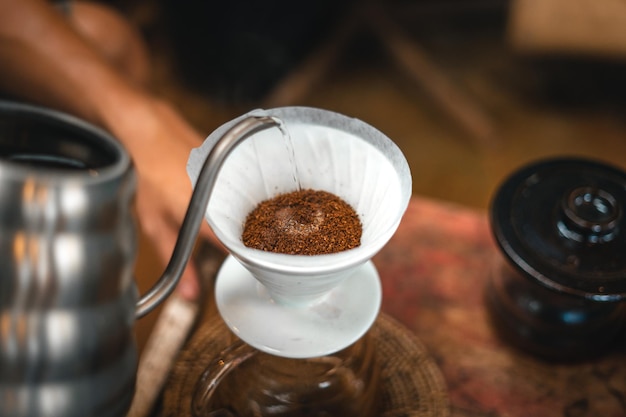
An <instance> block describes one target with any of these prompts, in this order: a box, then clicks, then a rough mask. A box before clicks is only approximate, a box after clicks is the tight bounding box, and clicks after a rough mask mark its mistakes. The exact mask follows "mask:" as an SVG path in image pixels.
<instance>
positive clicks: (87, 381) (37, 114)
mask: <svg viewBox="0 0 626 417" xmlns="http://www.w3.org/2000/svg"><path fill="white" fill-rule="evenodd" d="M135 190H136V175H135V171H134V168H133V164H132V161H131V158H130V156H129V155H128V154H127V152H126V151H125V149H124V148H123V147H122V145H121V144H120V143H118V141H116V140H115V139H114V138H113V137H111V136H109V135H108V134H106V133H105V132H103V131H101V130H99V129H97V128H95V127H93V126H91V125H90V124H88V123H85V122H83V121H81V120H79V119H76V118H73V117H71V116H68V115H65V114H63V113H58V112H55V111H52V110H48V109H43V108H39V107H36V106H30V105H25V104H19V103H12V102H0V416H12V417H28V416H38V417H73V416H77V417H78V416H98V417H100V416H102V417H105V416H106V417H108V416H120V415H125V413H126V411H127V410H128V408H129V407H130V403H131V401H132V397H133V394H134V385H135V374H136V369H137V362H138V353H137V348H136V344H135V340H134V334H133V326H134V322H135V318H136V303H137V300H138V294H137V290H136V287H135V283H134V279H133V278H134V276H133V272H134V266H135V259H136V254H137V240H138V239H137V227H136V221H135V218H134V213H133V208H132V206H133V199H134V196H135Z"/></svg>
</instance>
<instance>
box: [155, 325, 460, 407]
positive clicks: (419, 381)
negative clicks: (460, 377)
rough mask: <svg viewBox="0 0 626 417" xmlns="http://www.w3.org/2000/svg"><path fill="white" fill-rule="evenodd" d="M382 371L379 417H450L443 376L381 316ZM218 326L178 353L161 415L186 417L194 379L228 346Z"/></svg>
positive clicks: (412, 340) (414, 341)
mask: <svg viewBox="0 0 626 417" xmlns="http://www.w3.org/2000/svg"><path fill="white" fill-rule="evenodd" d="M371 331H372V332H374V336H375V340H376V349H377V355H378V358H379V360H380V362H381V366H382V382H381V389H382V393H381V396H382V405H381V411H380V414H379V416H380V417H448V416H449V415H450V407H449V403H448V396H447V390H446V386H445V382H444V380H443V376H442V375H441V372H440V370H439V368H438V367H437V365H436V363H435V362H434V361H433V359H432V358H431V357H430V355H429V354H428V352H427V351H426V348H425V347H424V345H422V343H421V342H420V340H419V339H418V338H417V337H416V336H415V335H414V334H412V333H411V332H410V331H409V330H407V329H406V328H404V327H403V326H402V325H401V324H399V323H397V322H396V321H395V320H393V319H392V318H390V317H388V316H386V315H384V314H381V315H380V316H379V317H378V319H377V320H376V322H375V323H374V326H372V329H371ZM230 337H231V336H230V330H228V328H227V327H226V326H225V325H224V323H223V322H222V320H220V319H215V320H212V321H210V322H207V323H205V324H203V325H202V326H201V327H200V328H199V329H198V331H197V332H196V334H195V335H194V337H193V338H192V339H191V340H190V342H189V344H188V345H187V347H186V348H185V349H184V350H183V352H182V353H181V355H180V357H179V359H178V360H177V362H176V364H175V365H174V368H173V370H172V373H171V376H170V378H169V380H168V383H167V385H166V387H165V391H164V393H163V404H162V415H163V416H168V417H179V416H180V417H182V416H185V417H187V416H190V415H192V414H191V397H192V395H193V392H194V390H195V386H196V382H197V381H198V378H199V377H200V375H201V374H202V372H203V371H204V369H205V368H206V366H207V365H208V364H209V363H210V362H211V361H212V360H213V358H214V356H215V355H216V354H217V353H218V352H221V351H222V349H224V348H225V347H226V346H227V345H228V343H229V341H230Z"/></svg>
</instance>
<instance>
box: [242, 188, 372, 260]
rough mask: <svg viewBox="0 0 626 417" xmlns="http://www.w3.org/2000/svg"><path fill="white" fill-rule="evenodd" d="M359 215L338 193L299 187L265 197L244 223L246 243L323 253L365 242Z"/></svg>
mask: <svg viewBox="0 0 626 417" xmlns="http://www.w3.org/2000/svg"><path fill="white" fill-rule="evenodd" d="M362 231H363V227H362V225H361V221H360V220H359V216H358V215H357V214H356V212H355V211H354V209H353V208H352V207H350V205H349V204H348V203H346V202H345V201H343V200H342V199H341V198H339V197H337V196H336V195H334V194H332V193H329V192H326V191H317V190H311V189H307V190H299V191H293V192H290V193H286V194H280V195H278V196H276V197H273V198H271V199H269V200H265V201H263V202H261V203H259V204H258V205H257V207H256V208H255V209H254V210H252V211H251V212H250V213H249V214H248V216H247V218H246V222H245V224H244V230H243V234H242V240H243V243H244V245H246V246H248V247H251V248H255V249H261V250H264V251H270V252H278V253H286V254H291V255H322V254H328V253H335V252H341V251H344V250H347V249H352V248H355V247H357V246H359V245H360V244H361V233H362Z"/></svg>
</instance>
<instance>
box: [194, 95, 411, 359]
mask: <svg viewBox="0 0 626 417" xmlns="http://www.w3.org/2000/svg"><path fill="white" fill-rule="evenodd" d="M255 116H256V117H268V116H269V117H270V118H271V119H272V120H276V121H279V125H278V126H274V127H269V128H266V129H263V130H259V131H257V132H256V133H254V134H252V135H250V136H249V137H248V138H246V140H244V141H242V142H241V143H240V144H239V145H238V146H237V147H236V149H233V150H232V152H230V154H229V156H228V158H226V160H225V161H224V163H223V165H222V167H221V170H220V172H219V174H218V176H217V179H216V182H215V185H214V187H213V190H212V192H211V196H210V199H209V204H208V208H207V212H206V219H207V221H208V223H209V225H210V226H211V228H212V229H213V231H214V233H215V234H216V236H217V237H218V239H220V241H221V242H222V243H223V244H224V246H225V247H226V248H227V249H228V251H229V252H230V253H231V254H232V256H233V257H234V258H235V259H236V260H237V261H238V264H240V265H241V266H243V267H244V268H245V271H247V272H246V274H249V275H251V276H252V277H254V279H256V280H257V281H258V282H259V283H260V284H261V285H255V286H254V288H251V286H250V285H248V284H244V283H243V281H245V279H244V278H236V277H235V275H237V276H239V275H241V274H242V273H243V272H241V271H239V270H237V268H239V265H233V262H234V261H232V260H231V261H230V264H229V260H227V263H226V264H225V267H223V268H222V271H221V272H220V276H219V277H218V282H217V284H216V297H217V303H218V308H219V310H220V313H221V314H222V317H223V318H224V319H225V321H226V323H227V324H228V325H229V327H230V328H231V329H232V330H233V331H234V332H235V333H237V335H238V336H239V337H241V338H242V339H243V340H244V341H246V342H248V343H250V344H252V345H253V346H255V347H257V348H258V349H260V350H264V351H267V352H270V353H275V354H278V355H281V356H288V357H306V356H311V355H318V354H319V355H324V354H327V353H331V352H332V351H336V350H338V349H341V348H343V347H345V346H347V345H349V344H351V343H353V342H354V341H355V340H356V339H358V338H359V337H360V336H362V334H363V333H364V332H365V331H366V330H367V329H368V328H369V327H370V326H371V324H372V323H373V321H374V319H375V317H376V315H377V313H378V310H379V307H380V283H379V280H378V276H377V274H376V271H375V268H374V267H373V266H372V265H368V264H371V262H369V261H370V260H371V258H372V257H373V256H374V255H375V254H376V253H377V252H378V251H379V250H380V249H381V248H382V247H383V246H384V245H385V244H386V243H387V242H388V241H389V239H390V238H391V236H392V235H393V234H394V232H395V231H396V229H397V227H398V225H399V223H400V220H401V218H402V215H403V214H404V211H405V210H406V207H407V205H408V202H409V199H410V196H411V174H410V170H409V167H408V164H407V162H406V159H405V158H404V155H403V154H402V152H401V151H400V149H399V148H398V147H397V146H396V145H395V144H394V143H393V142H392V141H391V140H390V139H389V138H387V137H386V136H385V135H384V134H383V133H381V132H380V131H378V130H376V129H375V128H373V127H371V126H370V125H368V124H366V123H364V122H362V121H360V120H358V119H354V118H349V117H347V116H344V115H341V114H338V113H334V112H331V111H326V110H320V109H315V108H308V107H285V108H277V109H271V110H256V111H253V112H251V113H248V114H246V115H243V116H241V117H239V118H237V119H235V120H232V121H231V122H229V123H226V124H225V125H223V126H221V127H220V128H218V129H217V130H216V131H215V132H213V133H212V134H211V135H210V136H209V137H208V138H207V139H206V141H205V143H204V144H203V145H202V146H201V147H200V148H197V149H195V150H194V151H193V152H192V154H191V156H190V159H189V163H188V172H189V175H190V177H191V179H192V182H194V184H195V182H196V180H197V178H198V175H199V173H200V170H201V168H202V165H203V164H204V161H205V160H206V158H207V156H208V155H209V153H210V152H211V150H212V149H213V147H214V146H216V144H219V141H220V138H222V137H223V136H224V135H225V134H226V132H229V131H230V130H231V129H232V128H234V127H236V126H238V125H239V124H241V123H242V122H244V121H245V120H246V119H249V118H250V117H255ZM298 188H300V189H314V190H325V191H328V192H331V193H333V194H335V195H337V196H339V197H340V198H342V199H343V200H344V201H346V202H347V203H348V204H350V205H351V206H352V207H353V208H354V209H355V210H356V212H357V214H358V215H359V218H360V220H361V223H362V226H363V233H362V239H361V245H360V246H359V247H357V248H354V249H350V250H347V251H344V252H339V253H334V254H327V255H315V256H307V255H286V254H278V253H273V252H266V251H261V250H257V249H251V248H248V247H246V246H245V245H244V244H243V242H242V240H241V235H242V232H243V226H244V221H245V218H246V216H247V215H248V213H249V212H250V211H252V210H253V209H254V208H255V207H256V206H257V205H258V204H259V203H260V202H261V201H264V200H267V199H270V198H272V197H274V196H276V195H277V194H281V193H286V192H290V191H294V190H297V189H298ZM229 265H230V266H229ZM225 270H227V271H226V272H225ZM242 270H243V269H242ZM357 271H360V272H358V273H360V274H361V275H364V276H370V277H371V276H372V275H375V276H374V277H371V278H370V279H369V283H370V284H365V283H364V284H363V285H361V284H360V283H359V282H356V281H355V282H351V283H350V284H348V283H347V280H350V279H352V280H353V281H354V279H356V278H354V275H355V274H358V273H357ZM242 280H243V281H242ZM341 286H344V287H346V286H349V288H343V290H342V291H340V290H338V289H337V288H338V287H341ZM243 287H246V288H243ZM359 289H360V291H359ZM333 292H337V294H334V295H333ZM333 297H334V298H333ZM341 297H343V299H341ZM357 297H360V298H361V299H360V300H354V298H357ZM351 298H352V299H351ZM350 310H358V311H350ZM260 317H265V318H264V319H261V318H260ZM268 317H270V318H272V319H275V320H278V323H275V324H280V325H279V326H278V327H279V328H280V329H275V331H272V332H269V333H268V332H266V331H259V330H258V325H259V324H260V323H259V321H260V320H266V319H267V318H268ZM350 317H354V319H350ZM266 324H267V323H266ZM262 327H263V326H262ZM294 332H295V333H294ZM311 332H312V333H314V334H311V335H310V338H311V340H308V339H307V338H306V337H305V335H307V334H309V333H311ZM296 333H297V334H296ZM325 336H327V337H325ZM296 339H297V340H296ZM305 339H306V340H305ZM313 339H314V340H313Z"/></svg>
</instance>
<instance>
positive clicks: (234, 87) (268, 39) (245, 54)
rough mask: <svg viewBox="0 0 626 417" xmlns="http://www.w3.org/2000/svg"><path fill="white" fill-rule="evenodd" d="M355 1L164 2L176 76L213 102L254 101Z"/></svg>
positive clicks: (330, 28)
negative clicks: (215, 99) (177, 73)
mask: <svg viewBox="0 0 626 417" xmlns="http://www.w3.org/2000/svg"><path fill="white" fill-rule="evenodd" d="M352 3H353V0H344V1H332V0H319V1H310V2H304V3H303V2H299V1H290V0H267V1H255V0H232V1H202V0H189V1H176V0H162V5H163V7H164V12H165V13H164V14H163V16H164V18H165V19H166V23H167V25H168V28H169V29H168V30H169V36H170V37H171V39H172V41H173V42H174V54H175V59H176V63H177V64H178V67H177V69H178V70H179V71H180V78H181V79H182V80H185V81H187V82H188V83H189V84H190V85H193V86H194V88H200V89H201V90H202V91H203V92H205V93H207V94H209V95H210V96H211V97H213V98H218V99H221V100H224V101H226V102H231V103H233V102H234V103H241V102H254V101H257V100H259V99H261V98H262V97H263V96H265V95H266V94H267V93H268V92H269V91H270V90H271V89H272V87H273V86H274V85H275V84H276V83H277V82H278V81H279V80H281V79H282V78H283V77H284V76H285V75H286V74H288V73H289V71H290V70H292V69H293V68H294V67H295V66H297V65H298V64H299V63H300V62H301V60H302V59H303V58H304V57H306V56H307V54H309V53H311V52H312V51H313V50H314V48H315V47H316V46H318V45H319V43H320V42H322V41H324V40H325V39H326V37H327V36H328V35H329V34H330V33H331V32H332V31H333V30H334V27H335V25H337V24H340V23H341V22H342V19H343V18H344V17H345V15H346V13H348V12H349V11H350V8H351V6H352Z"/></svg>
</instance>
